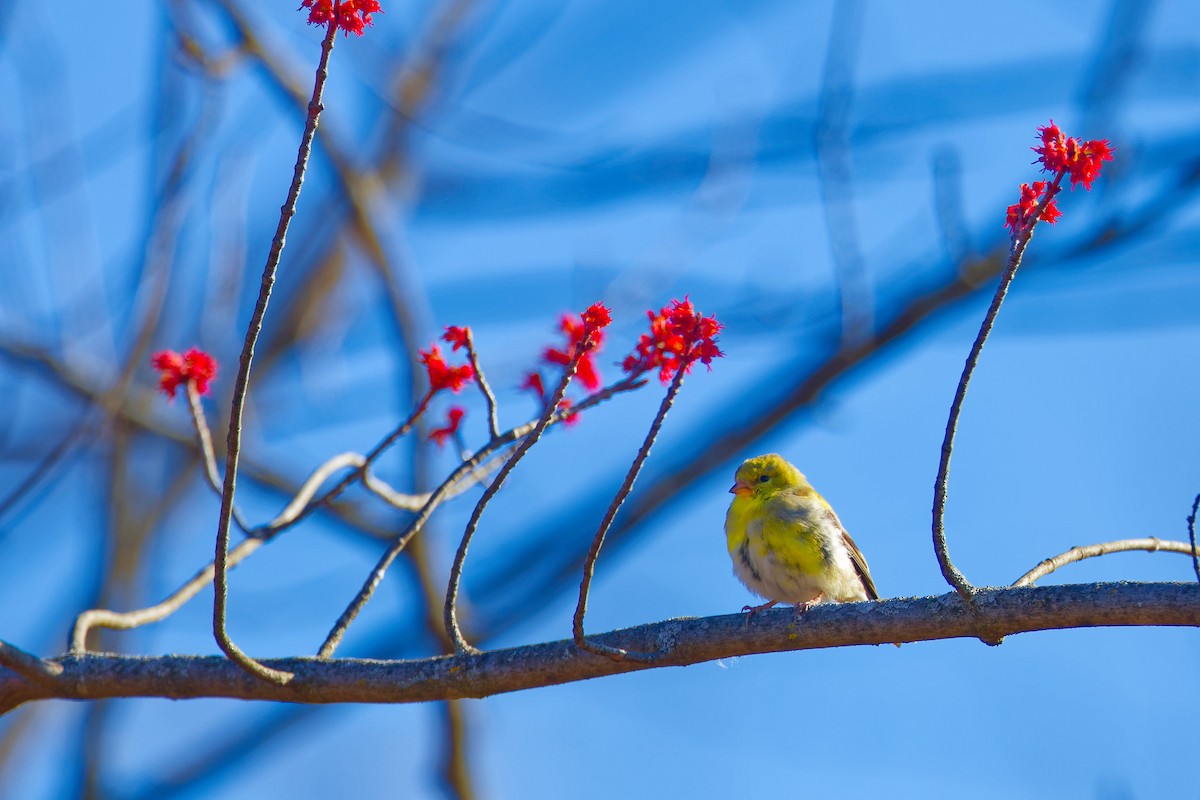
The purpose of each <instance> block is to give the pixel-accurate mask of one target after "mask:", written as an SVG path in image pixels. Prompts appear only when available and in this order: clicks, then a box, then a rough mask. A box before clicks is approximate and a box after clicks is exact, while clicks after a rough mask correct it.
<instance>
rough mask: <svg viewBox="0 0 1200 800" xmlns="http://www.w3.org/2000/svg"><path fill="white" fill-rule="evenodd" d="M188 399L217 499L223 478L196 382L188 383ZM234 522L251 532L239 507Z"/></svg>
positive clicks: (208, 475)
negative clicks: (219, 470)
mask: <svg viewBox="0 0 1200 800" xmlns="http://www.w3.org/2000/svg"><path fill="white" fill-rule="evenodd" d="M187 399H188V409H189V410H190V411H191V412H192V428H193V430H195V431H196V439H197V440H198V441H199V443H200V455H201V456H202V457H203V461H204V474H205V476H206V477H207V478H208V485H209V486H210V487H212V490H213V491H214V492H216V493H217V497H220V496H221V476H220V475H219V474H218V473H217V456H216V453H214V452H213V443H212V433H210V432H209V430H208V422H207V420H205V418H204V408H203V407H202V406H201V405H200V392H198V391H197V390H196V382H195V381H188V382H187ZM232 517H233V521H234V522H235V523H237V526H238V528H240V529H241V530H242V531H249V530H250V527H249V526H248V525H247V524H246V520H244V519H243V518H242V514H241V512H240V511H238V509H237V506H234V507H233V512H232Z"/></svg>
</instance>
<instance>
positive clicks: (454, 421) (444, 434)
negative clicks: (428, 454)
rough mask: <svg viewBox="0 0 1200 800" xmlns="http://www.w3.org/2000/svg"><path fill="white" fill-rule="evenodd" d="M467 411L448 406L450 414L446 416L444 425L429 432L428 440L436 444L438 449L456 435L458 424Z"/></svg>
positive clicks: (460, 407) (459, 407)
mask: <svg viewBox="0 0 1200 800" xmlns="http://www.w3.org/2000/svg"><path fill="white" fill-rule="evenodd" d="M466 413H467V410H466V409H465V408H463V407H462V406H450V412H449V414H447V419H446V425H445V427H443V428H435V429H434V430H432V431H430V432H429V438H430V439H432V440H433V441H435V442H437V444H438V447H441V446H442V445H444V444H445V443H446V440H447V439H448V438H450V437H451V436H453V435H454V434H456V433H458V423H459V422H461V421H462V418H463V417H464V416H465V415H466Z"/></svg>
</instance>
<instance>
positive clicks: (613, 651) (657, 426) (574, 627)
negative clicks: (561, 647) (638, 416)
mask: <svg viewBox="0 0 1200 800" xmlns="http://www.w3.org/2000/svg"><path fill="white" fill-rule="evenodd" d="M690 366H691V365H690V364H687V365H685V366H682V367H681V368H680V369H678V370H677V371H676V372H675V379H674V380H672V381H671V386H670V387H669V388H668V389H667V393H666V395H665V396H664V397H663V399H662V403H660V404H659V406H658V413H657V414H655V416H654V421H653V422H652V423H650V430H649V431H648V432H647V433H646V438H645V440H643V441H642V446H641V447H640V448H638V452H637V455H636V456H635V457H634V459H633V463H632V464H631V465H630V466H629V471H628V472H626V473H625V481H624V482H623V483H622V484H621V488H620V489H618V490H617V494H616V496H614V497H613V500H612V503H610V504H609V506H608V511H607V512H605V514H604V519H603V520H601V522H600V527H599V528H598V529H597V530H596V535H595V537H594V538H593V539H592V547H591V549H590V550H588V554H587V558H586V559H584V562H583V578H582V580H580V582H579V601H578V602H577V603H576V604H575V616H574V617H573V618H572V623H571V635H572V637H573V638H574V640H575V644H576V645H578V646H579V647H581V648H583V649H584V650H587V651H588V652H591V653H596V654H597V655H602V656H608V657H609V658H612V659H614V660H617V661H629V660H632V661H641V662H644V663H651V662H653V661H654V659H655V658H656V657H657V656H658V655H660V654H659V653H635V652H632V651H629V650H621V649H618V648H612V647H608V646H607V645H603V644H600V643H598V642H590V641H588V640H587V638H586V637H585V636H584V634H583V616H584V614H586V613H587V601H588V592H589V591H590V590H591V587H592V576H593V574H594V573H595V571H596V559H598V558H599V557H600V548H601V547H602V546H603V545H604V536H605V534H607V533H608V529H609V528H610V527H612V523H613V520H614V519H615V518H616V516H617V511H618V510H619V509H620V508H621V505H622V504H623V503H624V502H625V498H626V497H628V496H629V493H630V492H631V491H633V484H634V482H636V481H637V478H638V474H639V473H641V471H642V465H643V464H645V463H646V459H647V458H648V457H649V456H650V448H651V447H653V446H654V440H655V439H657V438H658V432H659V430H661V429H662V424H663V420H665V419H666V418H667V412H669V411H670V410H671V406H672V404H674V402H675V395H677V394H678V393H679V389H680V387H681V386H683V378H684V376H685V375H686V374H687V367H690Z"/></svg>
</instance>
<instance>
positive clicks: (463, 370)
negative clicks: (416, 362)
mask: <svg viewBox="0 0 1200 800" xmlns="http://www.w3.org/2000/svg"><path fill="white" fill-rule="evenodd" d="M420 353H421V363H422V364H424V365H425V371H426V372H427V373H429V391H430V393H431V394H433V393H437V392H440V391H441V390H442V389H449V390H450V391H452V392H455V393H458V392H459V391H461V390H462V387H463V386H465V385H466V384H467V382H469V381H470V380H471V379H472V378H474V377H475V370H473V369H471V365H470V364H463V365H462V366H460V367H452V366H450V365H449V364H447V363H446V361H445V359H443V358H442V351H441V350H440V349H439V348H438V346H437V345H436V344H435V345H432V346H431V347H430V348H429V352H425V351H424V350H421V351H420Z"/></svg>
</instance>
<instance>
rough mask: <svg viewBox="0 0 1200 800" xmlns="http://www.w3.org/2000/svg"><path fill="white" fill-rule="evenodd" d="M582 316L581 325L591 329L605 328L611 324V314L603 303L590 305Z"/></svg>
mask: <svg viewBox="0 0 1200 800" xmlns="http://www.w3.org/2000/svg"><path fill="white" fill-rule="evenodd" d="M582 316H583V324H584V325H587V326H590V327H592V328H597V329H598V328H606V327H608V326H609V325H611V324H612V312H611V311H609V310H608V309H607V308H605V306H604V304H603V303H592V304H591V305H590V306H588V307H587V311H584V312H583V315H582Z"/></svg>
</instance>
